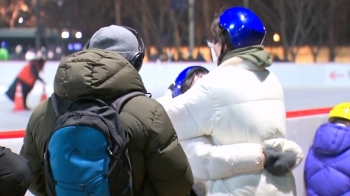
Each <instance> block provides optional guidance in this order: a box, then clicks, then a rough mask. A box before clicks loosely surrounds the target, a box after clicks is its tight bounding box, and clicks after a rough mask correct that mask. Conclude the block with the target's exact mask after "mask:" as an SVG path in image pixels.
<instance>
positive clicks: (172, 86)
mask: <svg viewBox="0 0 350 196" xmlns="http://www.w3.org/2000/svg"><path fill="white" fill-rule="evenodd" d="M168 89H169V90H171V91H173V89H174V83H171V84H170V86H169V87H168Z"/></svg>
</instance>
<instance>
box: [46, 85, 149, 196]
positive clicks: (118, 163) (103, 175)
mask: <svg viewBox="0 0 350 196" xmlns="http://www.w3.org/2000/svg"><path fill="white" fill-rule="evenodd" d="M140 95H144V94H143V93H141V92H133V93H129V94H127V95H125V96H122V97H120V98H119V99H117V100H116V101H114V102H112V103H106V102H104V101H102V100H100V99H96V98H94V97H81V98H79V99H77V100H74V101H73V102H70V101H67V100H65V99H62V98H60V97H58V96H57V95H56V94H53V95H52V96H51V99H52V103H53V106H54V109H55V112H56V114H57V116H58V118H57V120H56V122H55V124H54V128H53V130H52V132H51V135H50V137H49V139H48V141H47V143H46V148H45V151H44V174H45V180H46V191H47V194H48V195H49V196H51V195H52V196H56V195H57V196H70V195H72V196H73V195H74V196H86V195H91V196H92V195H94V196H96V195H101V196H112V195H118V196H119V195H127V196H129V195H132V175H131V165H130V160H129V155H128V149H127V144H128V141H129V139H128V134H127V132H126V131H125V130H124V127H123V124H122V121H121V118H120V116H119V112H120V110H121V108H122V107H123V105H124V104H125V103H126V102H127V101H128V100H130V99H131V98H133V97H135V96H140Z"/></svg>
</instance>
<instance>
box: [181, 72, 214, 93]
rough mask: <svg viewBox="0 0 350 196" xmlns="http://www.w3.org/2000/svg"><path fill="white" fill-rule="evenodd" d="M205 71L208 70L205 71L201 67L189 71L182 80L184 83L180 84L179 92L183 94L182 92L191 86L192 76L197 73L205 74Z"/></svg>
mask: <svg viewBox="0 0 350 196" xmlns="http://www.w3.org/2000/svg"><path fill="white" fill-rule="evenodd" d="M207 73H208V72H207V71H205V70H203V69H198V70H196V71H193V72H192V73H190V74H189V75H188V76H187V78H186V80H185V82H184V83H183V84H182V86H181V89H180V91H181V93H182V94H183V93H185V92H186V91H188V89H190V88H191V84H192V83H193V80H194V77H195V76H196V75H198V74H207Z"/></svg>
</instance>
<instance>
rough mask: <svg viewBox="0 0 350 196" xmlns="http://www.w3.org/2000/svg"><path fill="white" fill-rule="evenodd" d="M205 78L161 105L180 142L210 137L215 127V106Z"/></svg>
mask: <svg viewBox="0 0 350 196" xmlns="http://www.w3.org/2000/svg"><path fill="white" fill-rule="evenodd" d="M205 78H206V77H203V78H201V79H199V80H198V81H197V82H196V83H195V84H194V85H193V86H192V87H191V88H190V89H189V90H188V91H186V92H185V93H184V94H182V95H179V96H177V97H175V98H173V99H171V100H170V101H168V102H165V103H163V104H162V105H163V107H164V109H165V110H166V112H167V114H168V115H169V117H170V120H171V122H172V123H173V125H174V128H175V131H176V133H177V135H178V138H179V140H180V141H181V140H187V139H191V138H195V137H199V136H203V135H210V134H211V132H212V130H213V127H214V126H215V125H214V119H215V115H216V111H215V105H214V102H213V97H211V95H210V92H209V90H208V88H207V86H208V85H207V84H206V83H207V82H206V79H205Z"/></svg>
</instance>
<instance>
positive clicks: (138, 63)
mask: <svg viewBox="0 0 350 196" xmlns="http://www.w3.org/2000/svg"><path fill="white" fill-rule="evenodd" d="M121 27H124V28H125V29H127V30H129V31H130V32H131V33H133V34H134V35H135V37H136V39H137V41H138V43H139V51H137V52H134V53H131V54H130V56H132V57H133V58H132V60H130V61H129V62H130V63H131V64H132V65H133V66H134V67H135V69H136V70H137V71H140V69H141V67H142V62H143V58H144V57H145V44H144V43H143V40H142V38H141V37H140V35H139V34H138V33H137V31H136V30H135V29H133V28H130V27H127V26H121ZM89 46H90V39H89V40H88V41H87V42H86V44H85V46H84V50H87V49H89Z"/></svg>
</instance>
